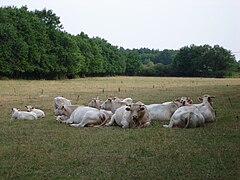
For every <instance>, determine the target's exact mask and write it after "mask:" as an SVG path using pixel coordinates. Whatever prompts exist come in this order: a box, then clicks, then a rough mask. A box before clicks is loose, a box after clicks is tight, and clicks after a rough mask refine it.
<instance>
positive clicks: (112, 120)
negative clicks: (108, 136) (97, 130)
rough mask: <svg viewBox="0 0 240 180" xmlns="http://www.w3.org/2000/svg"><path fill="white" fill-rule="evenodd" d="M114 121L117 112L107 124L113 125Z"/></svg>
mask: <svg viewBox="0 0 240 180" xmlns="http://www.w3.org/2000/svg"><path fill="white" fill-rule="evenodd" d="M114 121H115V114H114V115H113V116H112V117H111V120H110V121H109V122H108V123H106V126H112V125H113V123H114Z"/></svg>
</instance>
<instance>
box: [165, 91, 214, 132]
mask: <svg viewBox="0 0 240 180" xmlns="http://www.w3.org/2000/svg"><path fill="white" fill-rule="evenodd" d="M212 98H214V96H210V95H203V96H202V97H199V100H200V101H202V103H200V104H191V105H187V106H183V107H180V108H179V109H177V110H176V111H175V112H174V114H173V115H172V117H171V119H170V123H169V125H163V127H165V128H172V127H174V126H176V127H181V128H183V127H186V128H188V127H190V128H195V127H200V126H203V125H204V123H208V122H213V121H214V120H215V112H214V109H213V107H212Z"/></svg>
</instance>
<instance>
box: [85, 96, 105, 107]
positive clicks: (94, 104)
mask: <svg viewBox="0 0 240 180" xmlns="http://www.w3.org/2000/svg"><path fill="white" fill-rule="evenodd" d="M103 102H104V101H101V100H100V99H99V98H98V97H97V98H92V99H91V100H90V101H89V103H88V106H89V107H93V108H97V109H100V105H101V104H102V103H103Z"/></svg>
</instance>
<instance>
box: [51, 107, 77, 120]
mask: <svg viewBox="0 0 240 180" xmlns="http://www.w3.org/2000/svg"><path fill="white" fill-rule="evenodd" d="M79 106H80V105H65V104H62V105H61V106H59V107H58V108H57V109H56V110H55V116H66V117H67V118H69V117H70V116H71V114H72V112H73V111H75V109H77V108H78V107H79Z"/></svg>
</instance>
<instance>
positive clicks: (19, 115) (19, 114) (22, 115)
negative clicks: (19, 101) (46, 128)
mask: <svg viewBox="0 0 240 180" xmlns="http://www.w3.org/2000/svg"><path fill="white" fill-rule="evenodd" d="M14 119H22V120H24V119H25V120H34V119H37V115H36V113H34V112H27V111H19V110H18V109H17V108H12V117H11V120H14Z"/></svg>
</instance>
